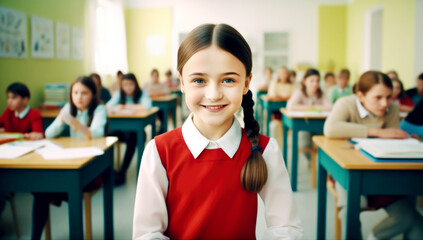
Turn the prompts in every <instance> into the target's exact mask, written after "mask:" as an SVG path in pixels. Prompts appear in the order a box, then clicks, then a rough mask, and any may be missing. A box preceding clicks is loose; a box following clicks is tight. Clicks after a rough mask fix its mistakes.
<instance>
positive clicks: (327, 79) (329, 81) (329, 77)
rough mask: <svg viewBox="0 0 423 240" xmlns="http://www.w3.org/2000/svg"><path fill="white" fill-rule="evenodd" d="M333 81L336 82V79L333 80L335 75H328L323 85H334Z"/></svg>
mask: <svg viewBox="0 0 423 240" xmlns="http://www.w3.org/2000/svg"><path fill="white" fill-rule="evenodd" d="M335 83H336V81H335V77H333V76H328V77H327V78H326V79H325V85H326V86H327V87H330V86H333V85H335Z"/></svg>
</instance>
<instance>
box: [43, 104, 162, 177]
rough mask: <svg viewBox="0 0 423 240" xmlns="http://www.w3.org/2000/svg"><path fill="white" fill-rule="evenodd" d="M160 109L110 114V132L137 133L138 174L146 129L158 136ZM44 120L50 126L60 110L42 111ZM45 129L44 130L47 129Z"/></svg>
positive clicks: (44, 123) (108, 115)
mask: <svg viewBox="0 0 423 240" xmlns="http://www.w3.org/2000/svg"><path fill="white" fill-rule="evenodd" d="M158 111H159V109H158V108H157V107H153V108H151V109H150V110H149V111H144V112H135V113H108V114H107V118H108V119H109V122H108V131H109V132H114V131H135V132H136V133H137V149H138V157H137V159H138V161H137V173H138V169H139V166H140V164H141V156H142V153H143V152H144V146H145V140H146V139H145V133H144V128H145V127H146V126H147V125H151V127H152V133H151V136H152V137H154V136H155V134H156V124H155V121H156V115H157V112H158ZM40 112H41V116H42V118H43V126H47V127H48V126H49V125H50V124H51V122H53V121H54V119H55V118H56V117H57V115H58V114H59V112H60V109H58V110H40ZM47 127H45V128H44V129H46V128H47Z"/></svg>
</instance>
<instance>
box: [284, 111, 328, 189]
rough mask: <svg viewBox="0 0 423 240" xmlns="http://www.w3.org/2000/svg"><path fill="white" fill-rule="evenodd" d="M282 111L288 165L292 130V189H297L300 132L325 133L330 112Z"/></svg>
mask: <svg viewBox="0 0 423 240" xmlns="http://www.w3.org/2000/svg"><path fill="white" fill-rule="evenodd" d="M280 111H281V113H282V153H283V158H284V159H285V164H286V165H287V166H288V164H287V163H288V130H289V129H291V130H292V139H291V140H292V141H291V156H292V157H291V162H292V167H291V187H292V191H294V192H296V191H297V174H298V132H299V131H307V132H313V133H323V126H324V124H325V120H326V118H327V116H328V114H329V112H322V113H321V114H309V115H307V113H306V112H302V111H287V110H286V109H284V108H283V109H281V110H280Z"/></svg>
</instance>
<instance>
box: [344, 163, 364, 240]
mask: <svg viewBox="0 0 423 240" xmlns="http://www.w3.org/2000/svg"><path fill="white" fill-rule="evenodd" d="M348 173H349V177H348V180H347V186H348V189H347V206H346V208H347V209H346V210H347V224H346V225H347V226H346V231H345V239H362V235H361V225H360V186H359V184H360V172H359V171H348Z"/></svg>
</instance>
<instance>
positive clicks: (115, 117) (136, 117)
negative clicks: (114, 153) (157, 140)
mask: <svg viewBox="0 0 423 240" xmlns="http://www.w3.org/2000/svg"><path fill="white" fill-rule="evenodd" d="M158 111H159V109H158V108H157V107H152V108H151V109H150V110H148V111H143V112H136V113H130V114H126V113H108V114H107V117H108V119H109V132H114V131H134V132H136V133H137V149H138V157H137V175H138V171H139V169H140V165H141V157H142V154H143V152H144V146H145V140H146V139H145V133H144V128H145V127H146V126H147V125H151V137H154V136H155V135H156V115H157V112H158Z"/></svg>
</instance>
